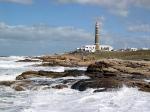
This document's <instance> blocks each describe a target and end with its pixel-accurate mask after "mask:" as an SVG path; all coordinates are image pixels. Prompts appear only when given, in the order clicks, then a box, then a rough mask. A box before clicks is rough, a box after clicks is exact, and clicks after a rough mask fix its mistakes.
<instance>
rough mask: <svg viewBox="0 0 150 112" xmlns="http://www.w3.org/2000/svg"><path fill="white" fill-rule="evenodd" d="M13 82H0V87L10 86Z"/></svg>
mask: <svg viewBox="0 0 150 112" xmlns="http://www.w3.org/2000/svg"><path fill="white" fill-rule="evenodd" d="M14 83H15V81H0V85H2V86H11V85H12V84H14Z"/></svg>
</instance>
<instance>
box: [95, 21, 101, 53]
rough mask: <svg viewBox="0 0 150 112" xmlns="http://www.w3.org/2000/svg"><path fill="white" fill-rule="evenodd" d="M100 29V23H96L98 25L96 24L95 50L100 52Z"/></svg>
mask: <svg viewBox="0 0 150 112" xmlns="http://www.w3.org/2000/svg"><path fill="white" fill-rule="evenodd" d="M99 28H100V25H99V22H98V21H96V24H95V50H96V51H99V50H100V45H99V37H100V34H99Z"/></svg>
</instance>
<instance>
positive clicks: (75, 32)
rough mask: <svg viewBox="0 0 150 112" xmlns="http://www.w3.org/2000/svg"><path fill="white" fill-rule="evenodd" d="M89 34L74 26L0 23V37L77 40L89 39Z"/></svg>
mask: <svg viewBox="0 0 150 112" xmlns="http://www.w3.org/2000/svg"><path fill="white" fill-rule="evenodd" d="M90 38H91V34H90V33H88V32H86V31H84V30H83V29H77V28H74V27H50V26H47V25H36V26H23V25H16V26H12V25H7V24H5V23H0V39H4V40H7V39H8V40H20V41H45V40H53V41H54V40H56V41H72V40H74V41H78V40H79V39H90Z"/></svg>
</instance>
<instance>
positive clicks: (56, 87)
mask: <svg viewBox="0 0 150 112" xmlns="http://www.w3.org/2000/svg"><path fill="white" fill-rule="evenodd" d="M52 88H54V89H63V88H68V86H67V85H64V84H60V85H56V86H52Z"/></svg>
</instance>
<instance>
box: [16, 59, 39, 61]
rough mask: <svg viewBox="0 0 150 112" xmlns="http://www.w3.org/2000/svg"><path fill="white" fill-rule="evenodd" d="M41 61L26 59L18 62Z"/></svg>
mask: <svg viewBox="0 0 150 112" xmlns="http://www.w3.org/2000/svg"><path fill="white" fill-rule="evenodd" d="M39 61H40V60H37V59H24V60H19V61H17V62H39Z"/></svg>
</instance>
